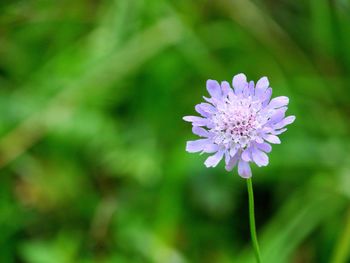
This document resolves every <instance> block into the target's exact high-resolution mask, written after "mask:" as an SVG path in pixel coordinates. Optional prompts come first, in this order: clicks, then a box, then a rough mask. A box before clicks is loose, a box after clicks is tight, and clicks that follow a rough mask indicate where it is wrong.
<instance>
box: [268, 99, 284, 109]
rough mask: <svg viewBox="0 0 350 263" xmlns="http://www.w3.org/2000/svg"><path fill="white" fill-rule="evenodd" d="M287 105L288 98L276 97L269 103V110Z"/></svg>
mask: <svg viewBox="0 0 350 263" xmlns="http://www.w3.org/2000/svg"><path fill="white" fill-rule="evenodd" d="M288 103H289V98H288V97H286V96H280V97H276V98H273V99H272V100H271V101H270V103H269V105H268V106H269V108H271V109H277V108H280V107H283V106H286V105H288Z"/></svg>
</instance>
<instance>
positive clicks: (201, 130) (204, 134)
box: [192, 126, 209, 137]
mask: <svg viewBox="0 0 350 263" xmlns="http://www.w3.org/2000/svg"><path fill="white" fill-rule="evenodd" d="M192 132H193V134H195V135H198V136H200V137H208V136H209V132H208V131H207V130H206V129H204V128H202V127H198V126H194V127H193V128H192Z"/></svg>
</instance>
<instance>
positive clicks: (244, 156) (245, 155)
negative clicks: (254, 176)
mask: <svg viewBox="0 0 350 263" xmlns="http://www.w3.org/2000/svg"><path fill="white" fill-rule="evenodd" d="M250 156H251V152H250V148H247V149H245V150H244V151H243V152H242V159H243V161H246V162H249V161H251V158H250Z"/></svg>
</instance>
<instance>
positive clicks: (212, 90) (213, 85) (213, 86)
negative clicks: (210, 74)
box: [207, 79, 222, 98]
mask: <svg viewBox="0 0 350 263" xmlns="http://www.w3.org/2000/svg"><path fill="white" fill-rule="evenodd" d="M207 90H208V92H209V94H210V95H211V96H212V97H213V98H221V96H222V94H221V87H220V85H219V82H217V81H216V80H212V79H208V80H207Z"/></svg>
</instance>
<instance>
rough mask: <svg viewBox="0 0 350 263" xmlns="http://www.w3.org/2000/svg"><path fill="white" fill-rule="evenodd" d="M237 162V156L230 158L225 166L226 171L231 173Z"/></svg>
mask: <svg viewBox="0 0 350 263" xmlns="http://www.w3.org/2000/svg"><path fill="white" fill-rule="evenodd" d="M237 162H238V154H236V155H235V156H233V157H231V159H230V161H229V162H228V164H227V165H226V166H225V169H226V171H232V169H233V167H235V165H236V164H237Z"/></svg>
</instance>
